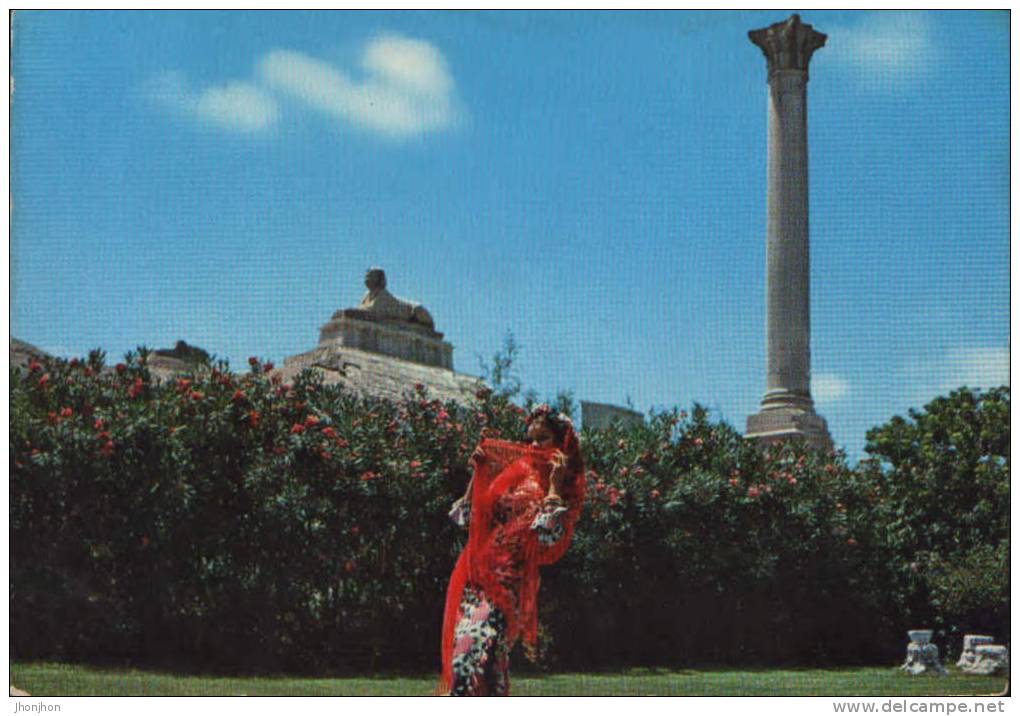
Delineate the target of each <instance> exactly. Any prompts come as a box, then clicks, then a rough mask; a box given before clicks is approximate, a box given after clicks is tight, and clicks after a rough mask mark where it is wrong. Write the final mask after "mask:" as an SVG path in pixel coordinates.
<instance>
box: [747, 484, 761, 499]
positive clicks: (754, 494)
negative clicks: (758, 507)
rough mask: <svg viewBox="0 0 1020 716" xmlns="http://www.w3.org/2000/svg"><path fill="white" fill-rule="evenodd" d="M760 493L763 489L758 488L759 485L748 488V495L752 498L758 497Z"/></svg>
mask: <svg viewBox="0 0 1020 716" xmlns="http://www.w3.org/2000/svg"><path fill="white" fill-rule="evenodd" d="M760 494H761V490H759V489H758V486H757V485H751V486H750V487H749V488H747V496H748V497H750V498H751V499H752V500H753V499H754V498H756V497H758V496H759V495H760Z"/></svg>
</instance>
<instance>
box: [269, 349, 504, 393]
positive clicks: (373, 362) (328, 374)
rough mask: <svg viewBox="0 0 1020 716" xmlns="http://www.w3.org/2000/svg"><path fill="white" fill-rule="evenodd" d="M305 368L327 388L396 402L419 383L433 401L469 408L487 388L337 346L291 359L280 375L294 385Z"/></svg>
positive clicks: (443, 372)
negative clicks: (316, 374) (317, 375)
mask: <svg viewBox="0 0 1020 716" xmlns="http://www.w3.org/2000/svg"><path fill="white" fill-rule="evenodd" d="M305 368H312V369H315V370H317V371H319V372H320V373H321V374H322V378H323V382H324V383H326V384H329V385H332V384H337V383H339V384H340V385H342V386H343V387H345V388H347V389H348V390H351V391H352V392H355V393H357V394H359V395H363V396H366V397H376V398H385V399H388V400H393V401H396V400H399V399H401V398H402V397H403V396H405V395H406V394H407V393H408V392H409V391H411V390H413V388H414V385H415V384H416V383H421V384H422V385H424V386H425V387H426V391H427V393H426V394H427V396H428V397H429V398H430V399H431V398H438V399H439V400H442V401H444V402H445V401H447V400H455V401H457V402H459V403H462V404H467V403H472V402H474V401H475V393H476V392H477V391H478V390H479V389H480V388H482V387H483V386H484V383H483V382H482V380H481V379H480V378H476V377H474V376H470V375H464V374H461V373H454V372H453V371H452V370H449V369H447V368H439V367H436V366H430V365H422V364H421V363H415V362H412V361H408V360H403V359H401V358H395V357H393V356H388V355H383V354H380V353H372V352H369V351H364V350H360V349H358V348H349V347H347V346H342V345H339V344H336V343H333V344H327V345H320V346H317V347H316V348H313V349H312V350H310V351H308V352H307V353H300V354H298V355H295V356H291V357H290V358H287V359H286V360H284V363H283V367H282V368H281V369H280V373H281V374H282V378H283V380H284V382H290V381H292V380H293V379H294V377H295V376H296V375H297V374H298V373H300V372H301V371H302V370H304V369H305Z"/></svg>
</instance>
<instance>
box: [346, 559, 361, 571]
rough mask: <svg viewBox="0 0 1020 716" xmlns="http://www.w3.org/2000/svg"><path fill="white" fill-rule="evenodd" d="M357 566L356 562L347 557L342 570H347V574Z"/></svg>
mask: <svg viewBox="0 0 1020 716" xmlns="http://www.w3.org/2000/svg"><path fill="white" fill-rule="evenodd" d="M357 568H358V563H357V562H355V561H354V560H353V559H349V560H347V561H346V562H344V571H345V572H347V573H348V574H350V573H351V572H353V571H354V570H355V569H357Z"/></svg>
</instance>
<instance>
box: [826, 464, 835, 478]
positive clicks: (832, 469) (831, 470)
mask: <svg viewBox="0 0 1020 716" xmlns="http://www.w3.org/2000/svg"><path fill="white" fill-rule="evenodd" d="M825 471H826V472H827V473H829V474H830V475H831V474H832V473H834V472H836V466H835V465H833V464H832V463H831V462H830V463H829V464H828V465H826V466H825Z"/></svg>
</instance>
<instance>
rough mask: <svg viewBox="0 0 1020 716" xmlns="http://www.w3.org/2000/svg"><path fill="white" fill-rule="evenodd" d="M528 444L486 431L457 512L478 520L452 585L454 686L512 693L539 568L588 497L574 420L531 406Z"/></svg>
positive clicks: (450, 667) (449, 643)
mask: <svg viewBox="0 0 1020 716" xmlns="http://www.w3.org/2000/svg"><path fill="white" fill-rule="evenodd" d="M526 424H527V438H528V442H526V443H511V442H506V441H502V440H492V439H483V440H482V442H481V443H480V444H479V446H478V447H477V448H476V449H475V451H474V453H473V455H472V456H471V464H472V465H473V467H474V475H473V477H472V478H471V481H470V482H469V483H468V488H467V491H466V492H465V494H464V496H463V497H462V498H460V499H459V500H457V501H456V502H455V503H454V504H453V509H452V510H451V511H450V517H451V519H453V521H454V522H456V523H457V524H459V525H460V526H462V527H465V528H467V529H468V543H467V546H466V547H465V548H464V551H463V552H461V555H460V558H459V559H458V560H457V566H456V567H455V568H454V570H453V574H452V575H451V577H450V584H449V587H448V589H447V593H446V609H445V613H444V619H443V643H442V655H443V683H442V685H441V688H442V689H443V690H444V691H445V692H446V693H449V694H450V695H455V696H461V695H464V696H466V695H475V696H480V695H507V694H508V693H509V691H510V680H509V672H508V663H509V657H510V650H511V648H512V647H513V645H514V643H515V642H516V640H517V639H518V638H519V637H523V639H524V640H525V641H526V642H527V643H529V644H531V645H534V643H535V637H536V631H537V626H538V612H537V609H536V598H537V595H538V586H539V576H538V569H539V567H540V566H542V565H547V564H552V563H553V562H555V561H556V560H558V559H559V558H560V557H562V556H563V554H564V553H565V552H566V550H567V547H568V546H569V545H570V539H571V536H572V535H573V531H574V525H575V524H576V522H577V518H578V516H579V515H580V512H581V504H582V503H583V501H584V464H583V462H582V459H581V451H580V446H579V444H578V440H577V435H576V434H575V433H574V428H573V425H572V424H571V422H570V419H569V418H567V417H566V416H564V415H554V414H553V412H552V410H551V409H550V408H549V406H548V405H545V404H542V405H539V406H537V407H536V408H535V409H534V410H532V411H531V413H530V414H529V416H528V418H527V421H526Z"/></svg>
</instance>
